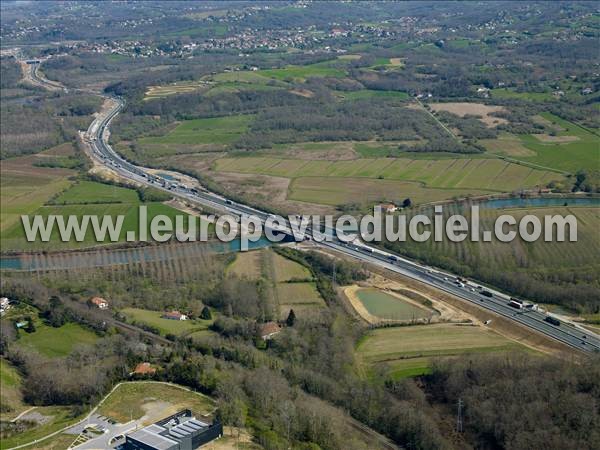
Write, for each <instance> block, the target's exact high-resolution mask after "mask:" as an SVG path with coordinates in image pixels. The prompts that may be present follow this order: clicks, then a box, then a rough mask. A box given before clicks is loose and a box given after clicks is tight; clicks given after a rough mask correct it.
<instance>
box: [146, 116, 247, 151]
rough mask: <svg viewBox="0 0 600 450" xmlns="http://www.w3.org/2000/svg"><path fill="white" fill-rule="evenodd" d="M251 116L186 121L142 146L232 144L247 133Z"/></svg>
mask: <svg viewBox="0 0 600 450" xmlns="http://www.w3.org/2000/svg"><path fill="white" fill-rule="evenodd" d="M253 118H254V117H253V116H251V115H237V116H226V117H213V118H209V119H193V120H184V121H183V122H181V123H180V124H179V125H177V126H176V127H175V128H174V129H173V130H171V131H170V132H169V133H167V134H166V135H164V136H158V137H157V136H153V137H146V138H142V139H140V140H139V142H140V143H141V144H190V145H197V144H230V143H232V142H234V141H235V140H236V139H238V138H239V137H240V135H241V134H242V133H243V132H244V131H246V129H247V128H248V126H249V125H250V123H251V122H252V120H253Z"/></svg>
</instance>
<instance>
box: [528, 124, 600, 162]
mask: <svg viewBox="0 0 600 450" xmlns="http://www.w3.org/2000/svg"><path fill="white" fill-rule="evenodd" d="M540 116H541V117H543V118H544V119H546V120H547V121H548V122H550V123H551V124H552V125H553V126H554V127H555V128H556V129H557V131H556V133H555V135H556V137H555V138H554V140H555V142H552V139H550V140H548V139H546V142H544V141H543V140H540V138H539V137H538V136H537V135H524V136H521V140H522V142H523V145H524V146H525V147H527V148H528V149H530V150H532V151H533V152H535V153H536V155H535V156H520V157H517V158H518V159H520V160H522V161H527V162H533V163H536V164H540V165H543V166H547V167H552V168H554V169H558V170H564V171H569V172H573V173H574V172H576V171H577V170H579V169H582V168H590V167H597V165H598V161H600V145H598V139H599V138H598V136H596V135H595V134H593V133H591V132H589V131H587V130H585V129H584V128H581V127H580V126H578V125H576V124H574V123H572V122H569V121H566V120H563V119H561V118H560V117H558V116H555V115H552V114H550V113H541V114H540ZM561 137H562V138H563V141H564V142H560V138H561ZM565 138H567V139H565ZM569 138H570V139H569ZM557 141H558V142H557Z"/></svg>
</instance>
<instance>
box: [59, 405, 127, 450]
mask: <svg viewBox="0 0 600 450" xmlns="http://www.w3.org/2000/svg"><path fill="white" fill-rule="evenodd" d="M137 426H138V421H137V420H133V421H131V422H127V423H114V422H112V421H111V420H110V419H108V418H107V417H104V416H100V415H98V414H94V415H92V416H90V418H89V419H88V420H87V421H85V422H83V423H81V424H79V425H75V426H74V427H71V428H69V429H68V430H67V431H66V433H68V434H72V435H73V439H75V437H76V436H80V438H79V439H78V441H77V442H78V443H76V444H75V446H74V447H72V448H76V449H78V450H106V449H110V448H114V447H116V446H118V445H120V444H122V443H123V442H124V439H119V440H114V438H115V437H117V436H119V435H123V434H125V433H126V432H129V431H132V430H134V429H135V428H136V427H137ZM91 427H93V428H94V429H95V430H98V431H100V432H101V434H96V433H94V432H92V431H89V430H88V431H87V432H85V433H84V430H85V429H86V428H88V429H89V428H91Z"/></svg>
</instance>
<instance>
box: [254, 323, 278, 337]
mask: <svg viewBox="0 0 600 450" xmlns="http://www.w3.org/2000/svg"><path fill="white" fill-rule="evenodd" d="M280 331H281V327H280V326H279V325H277V324H276V323H275V322H266V323H263V324H261V325H260V326H259V328H258V334H259V335H260V337H261V339H262V340H263V341H268V340H269V339H271V338H273V336H275V335H276V334H277V333H279V332H280Z"/></svg>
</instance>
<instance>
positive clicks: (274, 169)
mask: <svg viewBox="0 0 600 450" xmlns="http://www.w3.org/2000/svg"><path fill="white" fill-rule="evenodd" d="M215 169H216V170H217V171H221V172H237V173H255V174H261V175H272V176H278V177H286V178H291V179H292V180H293V181H292V184H291V185H290V188H289V189H290V193H289V195H288V196H289V198H290V199H293V200H299V201H305V202H314V203H321V204H327V205H337V204H341V203H347V202H352V201H355V202H359V201H362V202H372V201H377V200H386V199H388V200H394V201H395V200H398V199H400V197H402V199H403V198H406V197H410V198H411V199H412V200H413V203H423V202H429V201H435V200H442V199H450V198H453V197H460V196H465V195H470V194H471V195H477V194H484V193H492V192H510V191H514V190H518V189H520V188H526V187H534V186H545V185H546V184H547V183H548V182H549V181H551V180H556V179H562V176H561V175H559V174H557V173H555V172H550V171H545V170H538V169H533V168H531V167H527V166H523V165H519V164H514V163H510V162H507V161H503V160H500V159H495V158H444V159H409V158H361V159H355V160H348V161H323V160H304V159H289V158H275V157H243V158H241V157H237V158H221V159H219V160H217V161H216V163H215Z"/></svg>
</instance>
